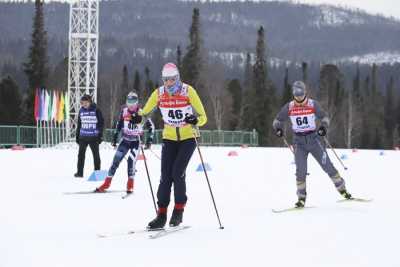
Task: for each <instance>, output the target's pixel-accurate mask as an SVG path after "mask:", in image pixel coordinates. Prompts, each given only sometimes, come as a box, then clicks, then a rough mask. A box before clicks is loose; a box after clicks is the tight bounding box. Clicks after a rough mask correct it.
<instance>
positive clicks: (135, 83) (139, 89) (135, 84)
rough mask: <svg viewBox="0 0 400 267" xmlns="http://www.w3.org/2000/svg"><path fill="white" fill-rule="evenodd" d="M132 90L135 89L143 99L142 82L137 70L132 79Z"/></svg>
mask: <svg viewBox="0 0 400 267" xmlns="http://www.w3.org/2000/svg"><path fill="white" fill-rule="evenodd" d="M133 90H134V91H136V93H137V94H138V96H139V98H140V99H143V96H142V82H141V79H140V73H139V71H135V78H134V80H133Z"/></svg>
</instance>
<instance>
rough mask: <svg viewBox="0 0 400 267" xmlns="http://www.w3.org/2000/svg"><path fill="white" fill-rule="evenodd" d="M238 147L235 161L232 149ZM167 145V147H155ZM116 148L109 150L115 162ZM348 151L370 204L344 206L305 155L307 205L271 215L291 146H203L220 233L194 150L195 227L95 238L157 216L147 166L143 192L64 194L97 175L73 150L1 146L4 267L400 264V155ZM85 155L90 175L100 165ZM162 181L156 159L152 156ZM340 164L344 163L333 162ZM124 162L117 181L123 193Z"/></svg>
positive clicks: (351, 180)
mask: <svg viewBox="0 0 400 267" xmlns="http://www.w3.org/2000/svg"><path fill="white" fill-rule="evenodd" d="M231 150H236V151H237V152H238V153H239V156H238V157H228V156H227V153H228V152H229V151H231ZM154 151H155V152H156V153H160V148H159V147H156V148H155V149H154ZM113 153H114V151H113V150H105V149H104V150H102V151H101V155H102V166H103V167H104V168H108V167H109V164H110V163H111V159H112V156H113ZM338 153H339V154H340V155H341V154H346V155H347V156H348V159H347V160H345V164H346V165H348V167H349V170H348V171H346V172H345V171H343V170H341V173H342V174H343V175H344V177H346V181H347V184H348V188H349V190H350V191H351V193H353V194H354V195H357V196H361V197H362V196H366V197H372V198H374V202H372V203H369V204H365V203H336V200H338V199H339V196H338V194H337V193H336V192H335V191H334V188H333V185H332V184H331V182H330V180H329V179H328V178H327V177H326V176H325V175H324V174H323V173H322V171H321V170H320V169H319V167H318V166H317V165H316V162H315V161H314V160H313V159H309V163H310V166H309V172H310V174H311V175H310V176H309V178H308V179H309V180H308V193H309V198H308V203H307V204H308V205H310V206H316V207H317V208H315V209H309V210H304V211H301V212H294V213H286V214H273V213H272V212H271V209H272V208H281V207H288V206H290V205H292V204H293V203H294V201H295V199H296V196H295V180H294V175H293V174H294V172H295V169H294V165H293V164H292V156H291V152H290V151H289V150H288V149H280V148H248V149H241V148H206V147H204V148H203V154H204V155H203V156H204V158H205V159H206V161H207V162H208V163H209V164H210V165H211V167H212V168H213V169H212V171H211V172H210V173H209V176H210V179H211V184H212V186H213V190H214V194H215V198H216V201H217V205H218V207H219V209H220V215H221V219H222V221H223V224H224V226H225V230H219V229H218V223H217V219H216V217H215V214H214V211H213V208H212V203H211V200H210V195H209V193H208V188H207V184H206V181H205V178H204V175H203V174H202V173H200V172H196V171H195V169H196V167H197V165H198V164H199V157H198V155H197V154H195V156H194V157H193V159H192V161H191V162H190V165H189V167H188V171H187V182H188V195H189V202H188V205H187V209H186V211H185V214H184V223H185V224H187V225H191V226H192V228H191V229H188V230H185V232H180V233H176V234H172V235H170V236H166V237H164V238H161V239H156V240H150V239H148V235H147V234H137V235H132V236H123V237H114V238H109V239H99V238H97V236H96V234H98V233H108V232H125V231H127V230H130V229H137V228H139V229H140V228H143V227H144V226H145V225H146V224H147V223H148V221H149V220H150V219H152V218H153V217H154V209H153V206H152V201H151V197H150V195H149V188H148V184H147V179H146V176H145V172H144V167H143V162H139V164H138V166H139V171H138V174H137V180H136V191H135V195H134V196H132V197H131V198H128V199H125V200H122V199H121V197H120V196H121V194H119V193H113V194H99V195H66V194H65V193H66V192H77V191H83V190H91V189H94V188H95V187H96V186H97V185H98V183H97V182H87V181H86V179H80V180H79V179H75V178H73V177H72V175H73V173H74V171H75V164H76V154H77V150H76V149H70V150H67V149H44V150H40V149H31V150H25V151H10V150H0V164H1V176H0V179H1V180H0V182H1V186H2V190H1V194H0V203H1V204H0V205H1V208H0V209H1V212H0V237H1V239H0V240H1V241H0V266H1V267H14V266H40V267H45V266H52V267H53V266H57V267H58V266H60V267H61V266H105V267H110V266H136V267H137V266H145V267H148V266H163V267H167V266H175V267H176V266H201V267H204V266H307V267H314V266H315V267H317V266H318V267H321V266H324V267H325V266H329V267H330V266H340V267H342V266H348V267H350V266H351V267H353V266H363V267H366V266H385V267H391V266H393V267H395V266H400V259H399V258H398V256H397V254H398V242H399V239H400V231H399V225H400V215H399V212H398V210H399V209H398V203H400V194H399V193H398V188H399V186H400V180H399V177H398V165H397V164H398V162H399V159H400V152H396V151H386V152H385V155H383V156H380V155H379V151H359V152H357V153H352V152H351V151H348V150H338ZM90 154H91V153H90V151H88V153H87V159H86V160H87V166H86V173H85V174H86V175H89V173H90V169H91V168H92V158H91V155H90ZM148 158H149V166H150V174H151V178H152V182H153V186H154V187H155V186H156V185H157V183H158V177H159V174H160V171H159V165H160V162H159V160H158V159H157V158H156V157H155V156H154V155H152V154H150V153H149V154H148ZM334 163H335V165H336V166H337V167H338V168H339V167H340V165H339V164H338V162H337V161H336V160H335V159H334ZM125 173H126V163H122V164H121V167H120V169H119V170H118V172H117V175H116V177H115V181H114V183H113V184H112V188H111V189H115V190H117V189H124V187H125V183H126V174H125Z"/></svg>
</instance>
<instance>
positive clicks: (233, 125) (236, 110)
mask: <svg viewBox="0 0 400 267" xmlns="http://www.w3.org/2000/svg"><path fill="white" fill-rule="evenodd" d="M228 91H229V93H230V95H231V96H232V100H233V103H232V112H231V115H232V119H231V120H230V122H229V129H230V130H232V131H233V130H237V127H238V125H239V117H240V110H241V107H242V86H241V85H240V81H239V80H238V79H233V80H231V81H230V82H229V83H228Z"/></svg>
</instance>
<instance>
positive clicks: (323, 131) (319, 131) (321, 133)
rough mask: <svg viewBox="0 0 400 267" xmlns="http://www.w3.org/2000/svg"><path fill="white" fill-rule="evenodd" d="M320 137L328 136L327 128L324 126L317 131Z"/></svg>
mask: <svg viewBox="0 0 400 267" xmlns="http://www.w3.org/2000/svg"><path fill="white" fill-rule="evenodd" d="M317 133H318V135H319V136H325V135H326V128H325V127H324V126H321V127H319V129H318V131H317Z"/></svg>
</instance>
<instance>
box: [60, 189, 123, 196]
mask: <svg viewBox="0 0 400 267" xmlns="http://www.w3.org/2000/svg"><path fill="white" fill-rule="evenodd" d="M123 192H125V190H107V191H105V192H95V191H94V190H93V191H77V192H64V195H89V194H110V193H123Z"/></svg>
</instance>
